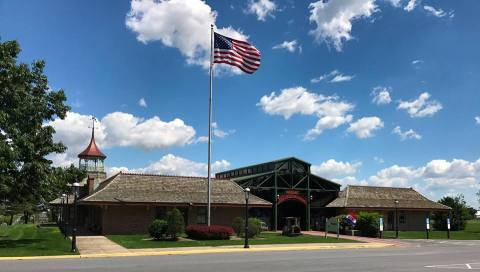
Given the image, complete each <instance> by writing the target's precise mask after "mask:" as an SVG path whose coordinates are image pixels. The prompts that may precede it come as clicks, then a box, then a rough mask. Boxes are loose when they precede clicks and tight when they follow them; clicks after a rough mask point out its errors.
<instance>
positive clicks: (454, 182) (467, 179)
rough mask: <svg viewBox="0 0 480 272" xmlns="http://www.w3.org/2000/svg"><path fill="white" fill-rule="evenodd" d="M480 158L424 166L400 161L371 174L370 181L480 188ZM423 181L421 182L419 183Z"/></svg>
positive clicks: (432, 188) (428, 188) (431, 187)
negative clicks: (408, 165) (405, 163)
mask: <svg viewBox="0 0 480 272" xmlns="http://www.w3.org/2000/svg"><path fill="white" fill-rule="evenodd" d="M479 179H480V159H479V160H477V161H474V162H469V161H466V160H461V159H453V160H452V161H447V160H432V161H430V162H428V163H427V164H426V165H425V166H422V167H418V168H413V167H402V166H398V165H394V166H391V167H389V168H385V169H382V170H380V171H379V172H377V174H376V175H374V176H371V177H370V178H369V182H371V183H372V184H375V185H381V186H412V185H415V184H416V185H417V186H418V187H420V188H422V189H423V190H425V191H439V190H445V189H453V190H454V191H457V190H459V188H462V189H463V188H470V190H471V189H475V190H476V189H478V188H479ZM419 184H421V185H419Z"/></svg>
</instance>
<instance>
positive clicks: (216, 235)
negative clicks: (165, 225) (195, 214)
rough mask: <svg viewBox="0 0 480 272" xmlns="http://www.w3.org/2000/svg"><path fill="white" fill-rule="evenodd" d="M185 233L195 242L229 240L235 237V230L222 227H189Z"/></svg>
mask: <svg viewBox="0 0 480 272" xmlns="http://www.w3.org/2000/svg"><path fill="white" fill-rule="evenodd" d="M185 233H186V234H187V235H188V237H189V238H192V239H195V240H228V239H230V236H232V235H233V233H234V231H233V228H231V227H227V226H221V225H210V226H207V225H188V226H187V228H186V229H185Z"/></svg>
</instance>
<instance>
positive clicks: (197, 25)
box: [125, 0, 247, 73]
mask: <svg viewBox="0 0 480 272" xmlns="http://www.w3.org/2000/svg"><path fill="white" fill-rule="evenodd" d="M216 19H217V12H216V11H214V10H213V9H212V8H211V7H210V6H209V5H207V4H206V3H205V2H204V1H201V0H190V1H183V0H159V1H156V0H132V1H131V5H130V11H129V12H128V14H127V16H126V22H125V23H126V25H127V28H129V29H130V30H132V31H133V32H134V33H135V34H136V35H137V40H138V41H140V42H142V43H145V44H146V43H149V42H155V41H159V42H161V43H162V44H163V45H164V46H167V47H173V48H177V49H178V50H180V52H181V54H182V55H183V56H184V57H185V58H186V61H187V63H188V64H190V65H200V66H202V67H203V68H205V69H207V68H208V67H209V53H210V25H212V24H213V25H214V28H215V31H217V32H219V33H221V34H224V35H226V36H229V37H232V38H235V39H241V40H245V39H247V36H246V35H244V34H243V33H242V32H241V31H239V30H236V29H233V28H232V27H231V26H228V27H223V28H219V27H217V26H215V22H216ZM220 67H224V68H225V69H227V70H228V69H230V70H231V71H232V72H234V73H240V72H239V71H240V70H239V69H238V68H235V67H232V66H224V65H221V66H220Z"/></svg>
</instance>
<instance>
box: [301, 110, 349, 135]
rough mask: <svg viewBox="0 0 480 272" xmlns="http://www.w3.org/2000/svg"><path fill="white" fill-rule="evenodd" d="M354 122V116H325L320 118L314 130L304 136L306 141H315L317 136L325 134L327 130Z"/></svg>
mask: <svg viewBox="0 0 480 272" xmlns="http://www.w3.org/2000/svg"><path fill="white" fill-rule="evenodd" d="M351 121H352V115H350V114H349V115H341V116H325V117H322V118H320V119H319V120H318V121H317V123H316V124H315V127H314V128H311V129H309V130H308V131H307V133H306V134H305V136H304V140H314V139H315V138H316V137H317V136H319V135H320V134H322V133H323V131H325V130H327V129H334V128H337V127H339V126H341V125H343V124H345V123H350V122H351Z"/></svg>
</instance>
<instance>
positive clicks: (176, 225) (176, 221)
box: [167, 208, 185, 239]
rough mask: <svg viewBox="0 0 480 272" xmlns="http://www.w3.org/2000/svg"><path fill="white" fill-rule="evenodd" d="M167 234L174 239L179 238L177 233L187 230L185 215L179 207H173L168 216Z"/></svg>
mask: <svg viewBox="0 0 480 272" xmlns="http://www.w3.org/2000/svg"><path fill="white" fill-rule="evenodd" d="M167 225H168V226H167V234H168V235H170V237H172V238H173V239H177V235H178V234H181V233H183V232H184V230H185V223H184V220H183V215H182V213H181V212H180V211H179V210H178V209H176V208H175V209H173V210H171V211H170V212H169V213H168V216H167Z"/></svg>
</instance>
